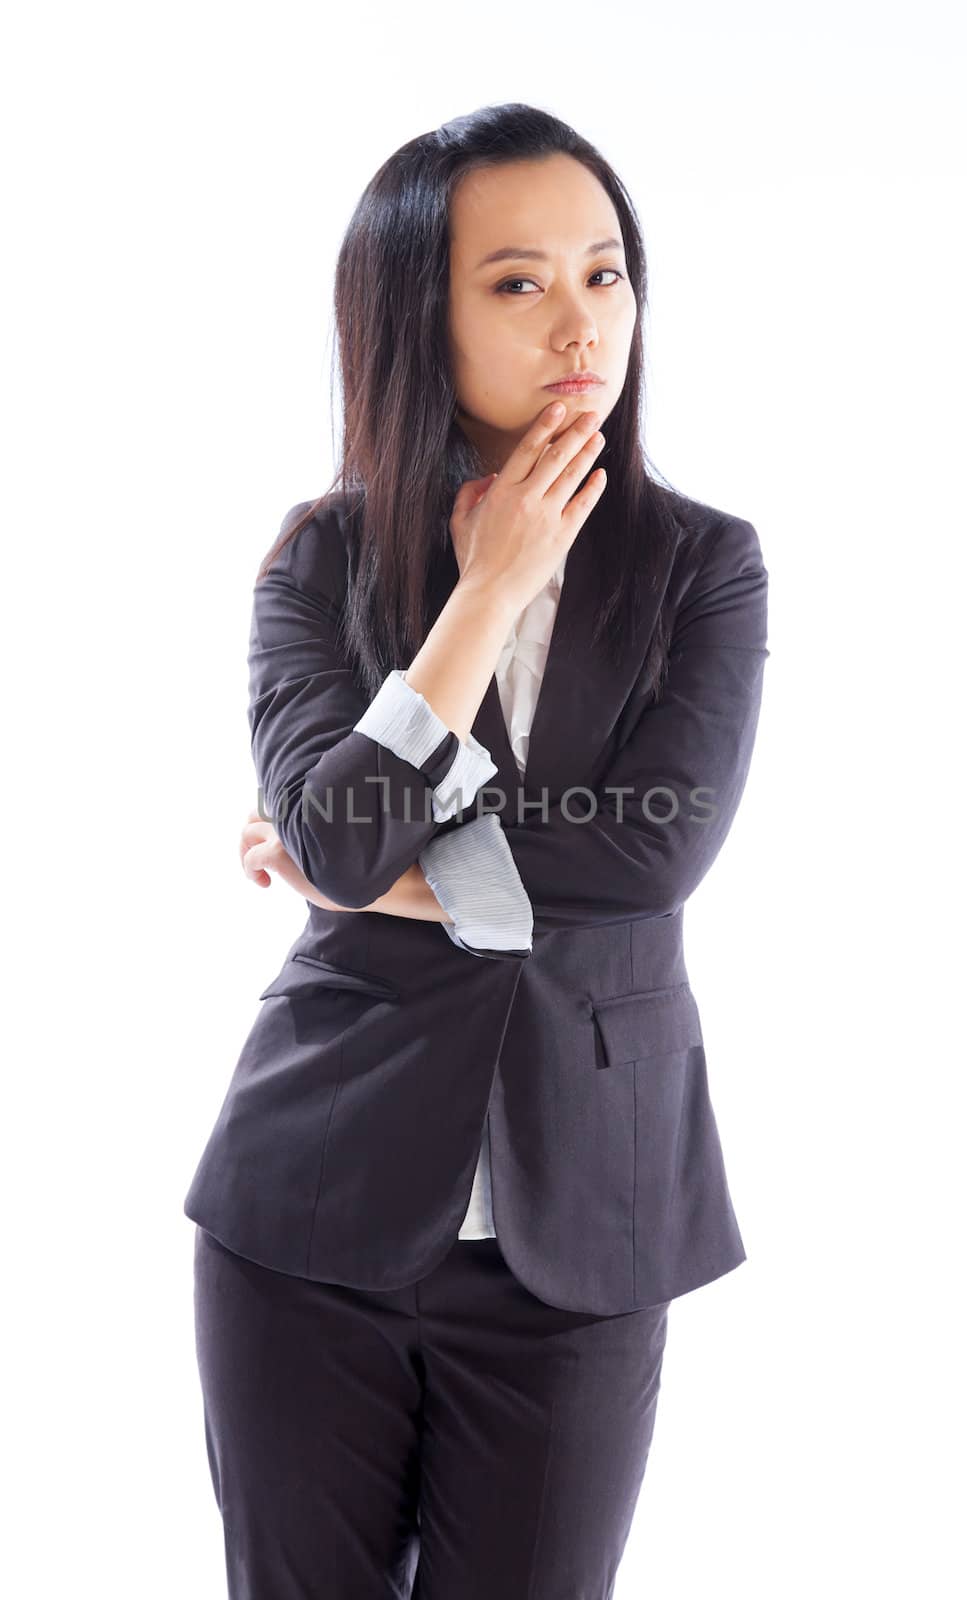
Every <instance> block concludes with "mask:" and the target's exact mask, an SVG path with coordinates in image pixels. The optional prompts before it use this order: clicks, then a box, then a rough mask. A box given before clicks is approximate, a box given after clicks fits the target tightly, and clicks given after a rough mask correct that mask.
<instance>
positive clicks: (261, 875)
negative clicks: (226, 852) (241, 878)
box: [242, 844, 272, 884]
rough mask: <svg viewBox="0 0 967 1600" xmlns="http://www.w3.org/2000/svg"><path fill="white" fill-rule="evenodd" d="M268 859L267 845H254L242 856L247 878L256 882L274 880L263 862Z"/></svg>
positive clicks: (263, 882)
mask: <svg viewBox="0 0 967 1600" xmlns="http://www.w3.org/2000/svg"><path fill="white" fill-rule="evenodd" d="M265 859H266V846H265V845H263V844H255V845H252V847H251V849H249V850H246V852H245V854H244V856H243V857H242V868H243V870H244V872H245V876H246V877H247V878H251V879H252V880H253V882H255V883H262V884H268V883H271V882H272V879H271V878H270V877H269V875H268V873H267V872H266V870H265V867H264V865H263V862H264V861H265Z"/></svg>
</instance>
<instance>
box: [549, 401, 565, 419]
mask: <svg viewBox="0 0 967 1600" xmlns="http://www.w3.org/2000/svg"><path fill="white" fill-rule="evenodd" d="M564 409H565V408H564V402H563V401H562V400H555V402H554V404H553V405H552V406H551V416H552V417H562V416H563V415H564Z"/></svg>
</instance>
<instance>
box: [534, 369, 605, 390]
mask: <svg viewBox="0 0 967 1600" xmlns="http://www.w3.org/2000/svg"><path fill="white" fill-rule="evenodd" d="M603 384H604V379H603V378H599V377H598V375H597V373H596V372H580V373H577V372H576V373H574V374H572V376H571V377H570V378H561V379H559V381H558V382H557V383H545V385H544V388H545V389H550V390H551V391H552V393H553V394H585V393H586V392H587V390H588V389H600V388H601V387H602V386H603Z"/></svg>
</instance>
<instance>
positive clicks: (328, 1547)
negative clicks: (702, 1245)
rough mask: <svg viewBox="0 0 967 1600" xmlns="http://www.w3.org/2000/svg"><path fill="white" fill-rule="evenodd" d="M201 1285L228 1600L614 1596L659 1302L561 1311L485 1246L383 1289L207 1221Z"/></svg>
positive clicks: (655, 1358) (211, 1454) (199, 1258)
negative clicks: (352, 1282) (267, 1253)
mask: <svg viewBox="0 0 967 1600" xmlns="http://www.w3.org/2000/svg"><path fill="white" fill-rule="evenodd" d="M194 1270H195V1278H194V1293H195V1329H196V1342H197V1352H198V1365H199V1372H200V1375H201V1386H202V1395H203V1405H204V1423H205V1437H206V1442H207V1449H208V1459H209V1463H210V1467H211V1474H212V1482H213V1484H214V1488H215V1498H216V1501H217V1503H218V1507H219V1510H220V1512H221V1516H222V1522H223V1527H224V1536H225V1557H226V1565H227V1575H228V1595H229V1597H230V1600H609V1597H610V1596H611V1594H612V1591H613V1587H614V1581H615V1574H616V1572H617V1569H618V1564H619V1562H620V1560H621V1556H622V1553H623V1550H624V1546H625V1541H626V1539H627V1536H628V1532H629V1529H630V1526H631V1520H632V1516H633V1514H634V1510H635V1505H636V1502H637V1499H638V1494H639V1491H640V1488H641V1484H642V1480H643V1478H644V1472H645V1464H646V1461H647V1458H648V1451H649V1448H650V1445H651V1439H652V1433H653V1430H654V1425H655V1410H656V1406H657V1401H658V1390H659V1384H660V1374H661V1363H662V1355H663V1351H664V1345H665V1336H666V1330H667V1312H668V1304H669V1302H667V1301H666V1302H665V1303H664V1304H662V1305H660V1306H649V1307H647V1308H645V1309H644V1310H640V1311H631V1312H626V1313H623V1314H621V1315H618V1316H610V1317H600V1316H593V1315H591V1314H590V1313H586V1312H576V1311H562V1310H560V1309H558V1308H555V1307H553V1306H549V1305H547V1304H546V1303H545V1302H544V1301H542V1300H539V1299H538V1298H537V1297H536V1296H535V1295H533V1294H532V1293H531V1292H530V1291H529V1290H528V1289H526V1288H524V1286H523V1285H522V1284H521V1283H520V1282H519V1281H518V1279H516V1278H515V1277H514V1275H513V1273H512V1272H511V1271H510V1268H509V1267H508V1266H507V1263H506V1262H505V1260H504V1258H503V1256H502V1254H501V1252H500V1247H499V1245H498V1243H497V1241H496V1240H495V1239H480V1240H467V1239H460V1240H457V1241H456V1242H455V1243H454V1246H453V1248H452V1250H451V1251H450V1253H449V1254H448V1255H447V1256H446V1258H445V1259H444V1260H443V1261H442V1262H441V1263H440V1265H439V1266H438V1267H436V1268H435V1269H434V1270H433V1271H432V1272H431V1273H429V1274H428V1275H427V1276H426V1277H425V1278H423V1279H421V1280H420V1282H419V1283H415V1284H411V1285H409V1286H408V1287H406V1288H403V1289H397V1290H390V1291H386V1292H374V1291H370V1290H361V1289H349V1288H345V1287H342V1286H340V1285H337V1284H326V1283H314V1282H312V1281H311V1280H309V1279H306V1278H296V1277H291V1276H289V1275H288V1274H286V1273H280V1272H273V1271H270V1270H269V1269H268V1268H266V1267H261V1266H258V1265H257V1264H256V1263H255V1262H252V1261H248V1260H246V1259H245V1258H244V1257H242V1256H239V1255H236V1254H234V1253H233V1252H232V1251H230V1250H228V1249H227V1248H226V1247H225V1246H224V1245H222V1244H220V1243H219V1242H218V1240H216V1239H215V1238H214V1237H213V1236H212V1235H211V1234H210V1233H208V1232H207V1231H206V1230H204V1229H203V1228H200V1227H197V1225H196V1238H195V1269H194Z"/></svg>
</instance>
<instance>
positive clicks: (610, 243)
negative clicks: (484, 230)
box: [474, 239, 624, 272]
mask: <svg viewBox="0 0 967 1600" xmlns="http://www.w3.org/2000/svg"><path fill="white" fill-rule="evenodd" d="M623 249H624V246H623V244H622V243H621V240H620V239H598V240H597V241H596V242H595V243H594V244H589V245H588V248H587V254H588V255H589V256H596V255H598V254H600V252H601V251H602V250H623ZM549 260H550V256H549V255H548V254H547V252H546V251H545V250H527V249H525V248H523V247H522V246H521V245H517V244H505V245H504V246H503V248H502V249H500V250H491V252H490V254H489V256H484V258H483V260H482V261H478V262H477V265H476V266H475V268H474V271H475V272H479V271H480V268H481V267H487V266H489V265H490V263H491V262H492V261H549Z"/></svg>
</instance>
